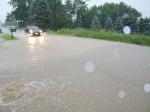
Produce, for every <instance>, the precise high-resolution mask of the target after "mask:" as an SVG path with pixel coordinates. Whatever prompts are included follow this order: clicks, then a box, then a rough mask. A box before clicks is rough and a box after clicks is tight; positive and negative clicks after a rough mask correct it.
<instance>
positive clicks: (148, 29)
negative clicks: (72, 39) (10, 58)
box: [6, 0, 150, 35]
mask: <svg viewBox="0 0 150 112" xmlns="http://www.w3.org/2000/svg"><path fill="white" fill-rule="evenodd" d="M9 4H10V5H11V6H13V11H12V12H11V13H8V15H7V18H6V24H8V25H9V24H18V25H19V27H25V26H27V25H36V26H39V27H41V28H42V29H53V30H57V29H61V28H76V27H80V28H87V29H94V30H100V29H102V30H106V31H116V32H119V33H121V32H122V29H123V27H124V26H130V27H131V31H132V33H143V34H147V35H149V34H150V18H142V14H141V13H140V12H138V11H137V10H136V9H134V8H132V7H130V6H128V5H126V4H125V3H123V2H120V3H119V4H116V3H105V4H104V5H100V6H93V7H90V8H89V7H88V6H87V4H86V2H84V1H83V0H65V1H64V2H63V1H62V0H10V2H9Z"/></svg>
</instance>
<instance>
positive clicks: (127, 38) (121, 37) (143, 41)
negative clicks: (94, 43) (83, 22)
mask: <svg viewBox="0 0 150 112" xmlns="http://www.w3.org/2000/svg"><path fill="white" fill-rule="evenodd" d="M48 32H49V33H53V34H54V33H55V34H61V35H72V36H78V37H83V38H94V39H103V40H110V41H118V42H125V43H132V44H137V45H143V46H150V36H145V35H138V34H131V35H126V34H122V33H116V32H106V31H93V30H87V29H82V28H77V29H61V30H58V31H57V32H53V31H50V30H48Z"/></svg>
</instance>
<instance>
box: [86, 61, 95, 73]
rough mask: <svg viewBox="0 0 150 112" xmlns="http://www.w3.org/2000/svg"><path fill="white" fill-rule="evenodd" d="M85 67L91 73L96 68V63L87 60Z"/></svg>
mask: <svg viewBox="0 0 150 112" xmlns="http://www.w3.org/2000/svg"><path fill="white" fill-rule="evenodd" d="M84 69H85V71H86V72H88V73H91V72H93V71H94V70H95V65H94V63H92V62H90V61H89V62H86V63H85V65H84Z"/></svg>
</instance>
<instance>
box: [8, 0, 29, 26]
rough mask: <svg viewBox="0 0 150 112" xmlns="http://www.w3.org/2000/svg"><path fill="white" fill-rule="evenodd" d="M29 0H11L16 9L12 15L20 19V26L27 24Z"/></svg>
mask: <svg viewBox="0 0 150 112" xmlns="http://www.w3.org/2000/svg"><path fill="white" fill-rule="evenodd" d="M27 1H28V0H10V2H9V3H10V5H12V6H13V8H14V10H13V11H12V12H11V15H12V16H13V17H15V19H16V20H17V21H18V24H19V26H20V27H21V26H25V23H26V21H27V18H28V6H27Z"/></svg>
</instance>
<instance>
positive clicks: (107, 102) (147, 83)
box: [0, 32, 150, 112]
mask: <svg viewBox="0 0 150 112" xmlns="http://www.w3.org/2000/svg"><path fill="white" fill-rule="evenodd" d="M15 35H16V36H17V37H20V38H19V39H18V40H17V41H12V42H5V44H0V112H150V106H149V105H150V48H149V47H142V46H136V45H130V44H124V43H117V42H109V41H103V40H95V39H83V38H75V37H67V36H57V35H46V34H44V35H43V36H41V37H27V36H26V35H25V34H24V33H23V32H17V33H16V34H15Z"/></svg>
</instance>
